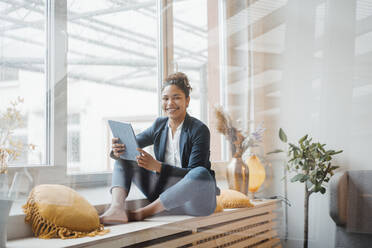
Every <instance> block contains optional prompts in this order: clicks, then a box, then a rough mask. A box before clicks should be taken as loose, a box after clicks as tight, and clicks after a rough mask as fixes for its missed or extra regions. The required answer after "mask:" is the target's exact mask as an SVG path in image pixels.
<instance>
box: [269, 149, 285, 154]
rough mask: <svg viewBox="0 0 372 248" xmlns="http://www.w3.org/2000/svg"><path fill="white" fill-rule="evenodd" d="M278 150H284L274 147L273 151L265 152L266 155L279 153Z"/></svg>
mask: <svg viewBox="0 0 372 248" xmlns="http://www.w3.org/2000/svg"><path fill="white" fill-rule="evenodd" d="M279 152H284V151H283V150H281V149H276V150H274V151H271V152H268V153H266V155H269V154H273V153H279Z"/></svg>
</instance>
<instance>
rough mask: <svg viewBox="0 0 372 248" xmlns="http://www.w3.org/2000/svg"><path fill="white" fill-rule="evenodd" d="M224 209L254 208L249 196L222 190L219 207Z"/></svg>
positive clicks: (218, 199) (219, 196)
mask: <svg viewBox="0 0 372 248" xmlns="http://www.w3.org/2000/svg"><path fill="white" fill-rule="evenodd" d="M218 205H220V206H222V207H223V208H246V207H253V204H252V203H251V202H250V200H249V198H248V196H246V195H244V194H243V193H241V192H238V191H236V190H231V189H223V190H221V194H220V195H218V196H217V206H218Z"/></svg>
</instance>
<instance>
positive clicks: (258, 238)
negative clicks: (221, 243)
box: [232, 230, 278, 248]
mask: <svg viewBox="0 0 372 248" xmlns="http://www.w3.org/2000/svg"><path fill="white" fill-rule="evenodd" d="M277 235H278V234H277V233H276V231H274V230H271V231H268V232H265V233H262V234H259V235H257V236H254V237H252V238H249V239H246V240H243V241H241V242H239V243H235V244H233V245H232V247H234V248H244V247H247V246H251V245H253V244H256V243H258V242H261V241H262V240H265V239H271V238H272V237H275V236H277Z"/></svg>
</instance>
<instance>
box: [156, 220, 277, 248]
mask: <svg viewBox="0 0 372 248" xmlns="http://www.w3.org/2000/svg"><path fill="white" fill-rule="evenodd" d="M275 217H276V214H275V213H271V214H265V215H261V216H257V217H252V218H249V219H243V220H240V221H237V222H232V223H229V224H226V225H223V226H218V227H216V228H212V229H208V230H205V231H201V232H198V233H194V234H191V235H188V236H185V237H182V238H178V239H176V240H169V241H166V242H163V243H160V244H157V245H154V246H150V247H153V248H156V247H158V248H160V247H175V246H180V245H186V244H190V243H192V242H196V241H199V240H203V239H206V238H209V237H213V236H215V235H218V234H223V233H226V232H229V231H232V230H237V229H239V228H242V227H246V226H249V225H253V224H257V223H261V222H265V221H270V220H272V219H274V218H275Z"/></svg>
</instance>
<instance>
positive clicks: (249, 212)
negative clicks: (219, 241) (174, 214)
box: [173, 204, 276, 229]
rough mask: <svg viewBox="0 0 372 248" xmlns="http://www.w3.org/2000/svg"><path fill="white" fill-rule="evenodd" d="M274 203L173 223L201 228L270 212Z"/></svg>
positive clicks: (189, 227)
mask: <svg viewBox="0 0 372 248" xmlns="http://www.w3.org/2000/svg"><path fill="white" fill-rule="evenodd" d="M275 207H276V206H275V204H270V205H265V206H262V207H261V206H260V207H257V208H256V207H253V208H241V209H234V210H230V211H224V212H221V213H216V214H213V215H210V216H206V217H196V218H193V219H189V220H185V221H180V222H175V223H173V224H174V225H177V226H179V227H180V226H182V227H184V228H185V229H193V228H201V227H206V226H211V225H214V224H219V223H224V222H228V221H232V220H236V219H241V218H245V217H250V216H256V215H260V214H264V213H268V212H271V211H273V210H274V209H275Z"/></svg>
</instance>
